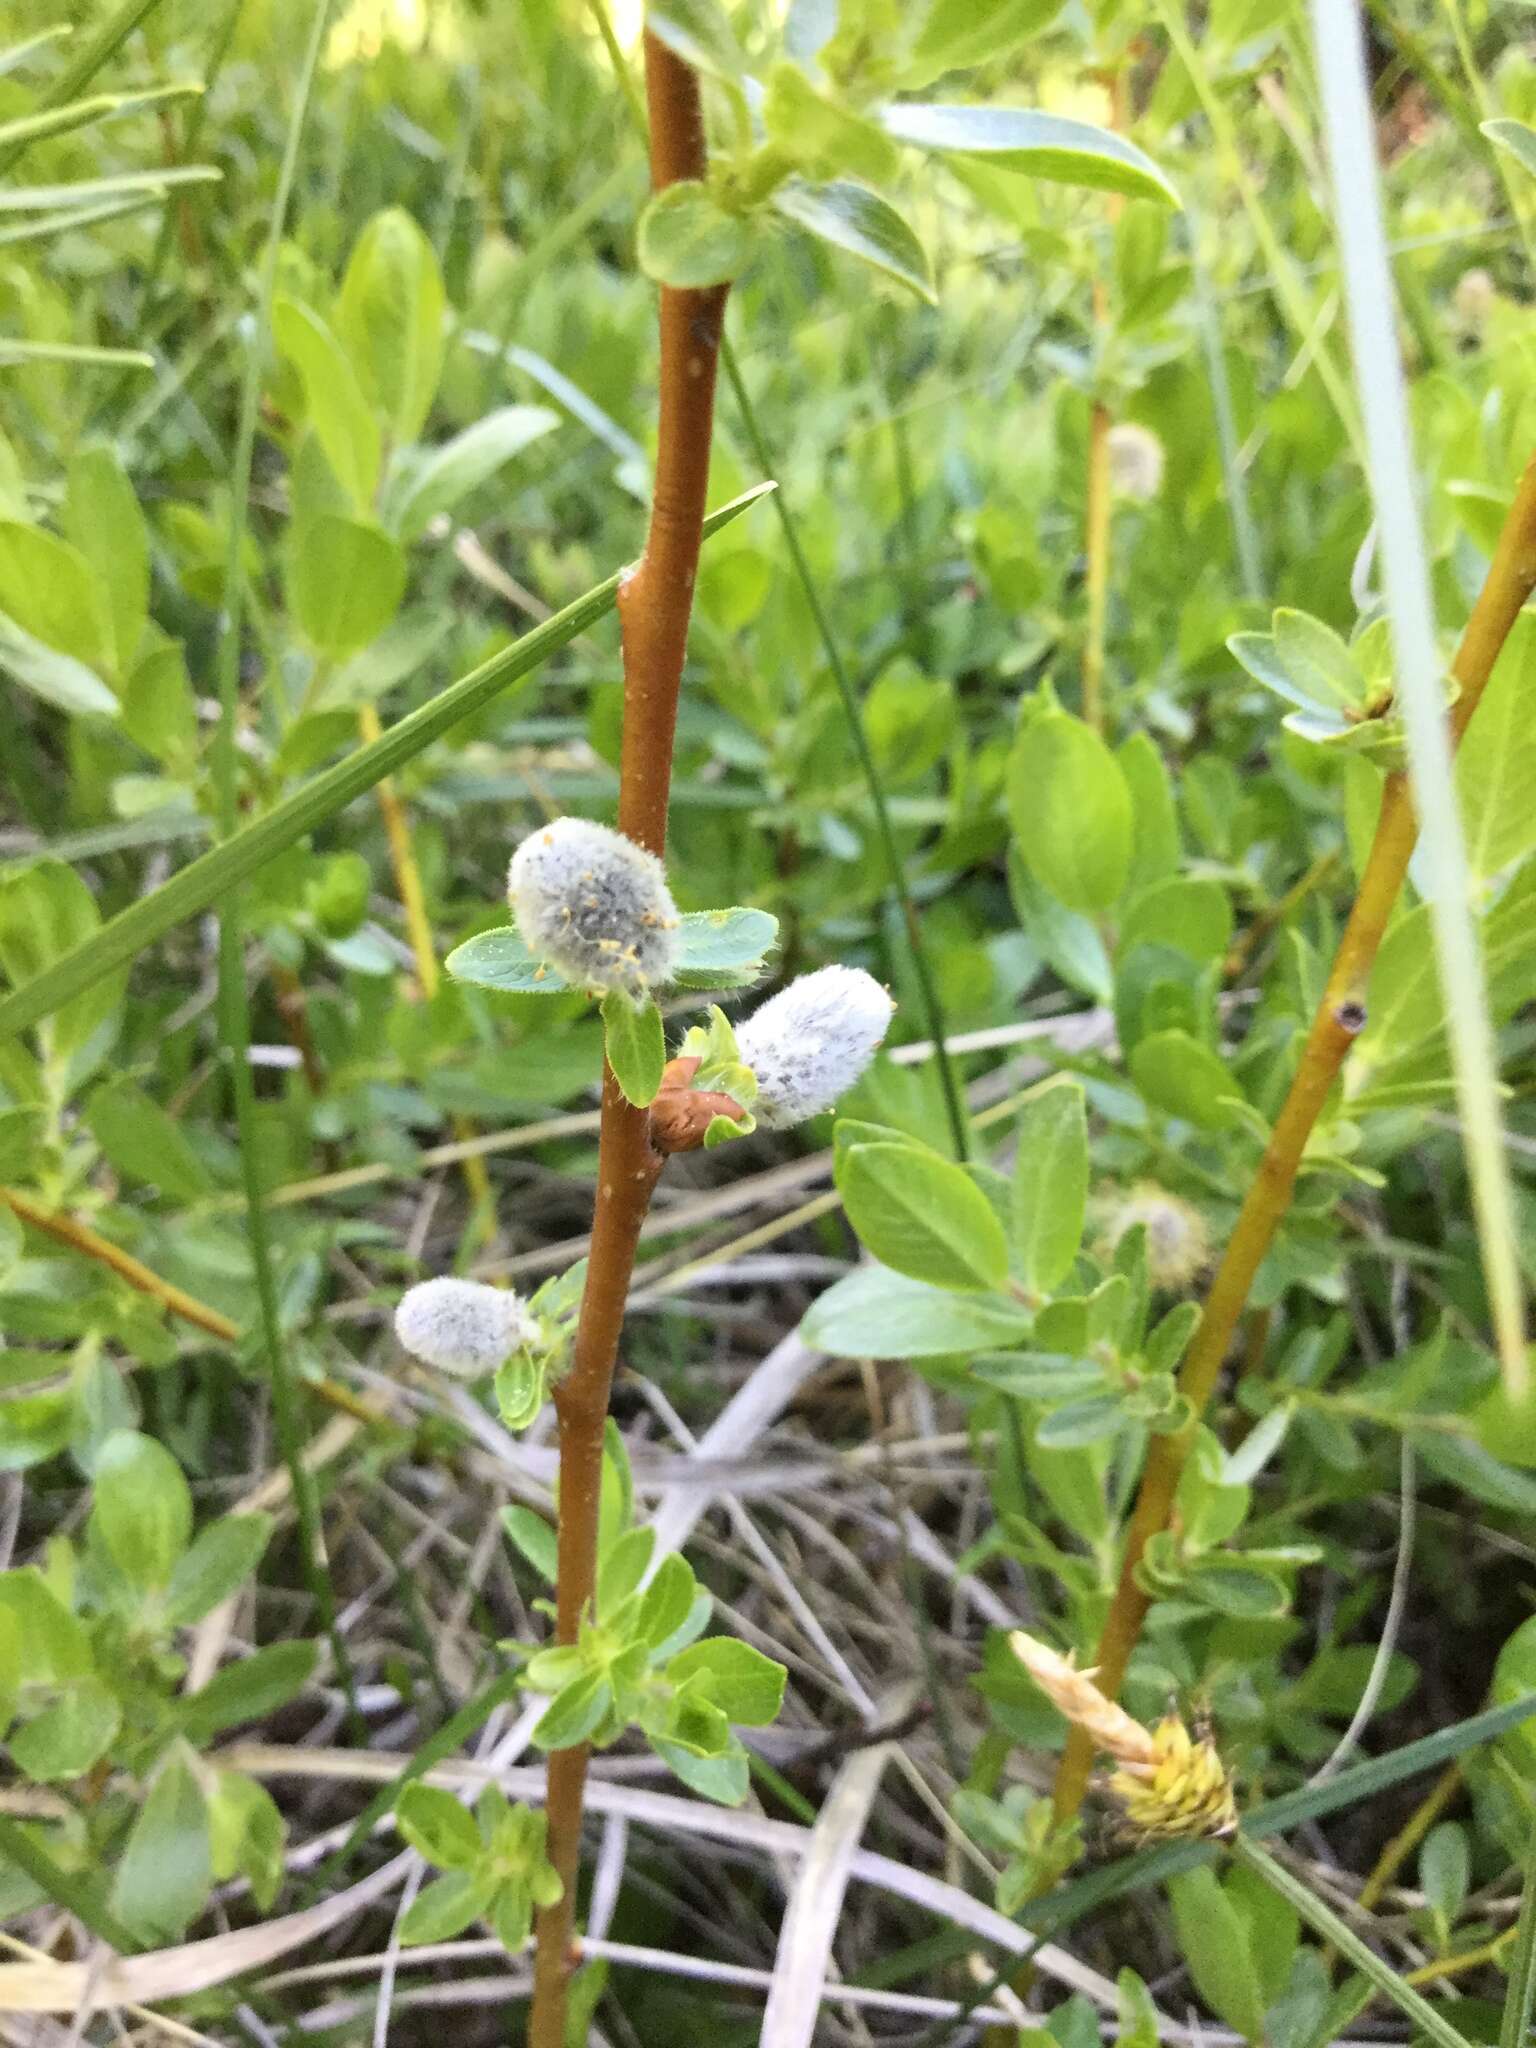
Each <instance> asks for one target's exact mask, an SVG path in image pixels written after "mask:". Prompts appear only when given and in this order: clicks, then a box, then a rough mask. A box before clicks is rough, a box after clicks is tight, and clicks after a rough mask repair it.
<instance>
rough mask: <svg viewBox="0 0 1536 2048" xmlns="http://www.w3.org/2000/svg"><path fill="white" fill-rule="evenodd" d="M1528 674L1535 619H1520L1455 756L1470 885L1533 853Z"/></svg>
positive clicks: (1534, 730)
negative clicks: (1471, 880) (1471, 882)
mask: <svg viewBox="0 0 1536 2048" xmlns="http://www.w3.org/2000/svg"><path fill="white" fill-rule="evenodd" d="M1533 668H1536V620H1532V619H1531V618H1530V617H1529V615H1528V614H1526V613H1524V612H1522V613H1521V615H1520V617H1519V618H1518V619H1517V620H1516V621H1515V624H1514V629H1513V631H1512V632H1511V633H1510V636H1509V638H1508V640H1507V641H1506V642H1505V643H1504V649H1503V652H1502V653H1501V654H1500V656H1499V659H1498V662H1497V663H1496V665H1495V667H1494V671H1493V674H1492V676H1491V677H1490V678H1489V681H1488V687H1487V688H1486V689H1485V690H1484V692H1483V695H1482V700H1481V702H1480V703H1479V705H1478V707H1477V716H1476V718H1474V719H1473V721H1472V723H1471V724H1470V725H1469V726H1468V727H1467V731H1466V737H1465V738H1464V739H1463V740H1462V743H1461V745H1460V747H1459V748H1458V749H1457V751H1456V795H1457V799H1458V802H1459V806H1460V810H1461V815H1462V818H1463V819H1464V820H1465V823H1466V835H1467V860H1468V863H1469V864H1470V866H1471V869H1472V877H1473V881H1474V883H1477V882H1483V883H1486V882H1488V881H1490V880H1491V879H1492V878H1493V877H1494V876H1496V875H1498V874H1501V873H1502V872H1503V870H1504V869H1505V868H1507V867H1510V866H1512V865H1513V863H1514V862H1516V861H1517V860H1520V859H1522V858H1523V857H1524V856H1525V855H1526V854H1527V853H1529V852H1530V851H1531V849H1532V848H1533V847H1536V803H1533V802H1532V801H1531V791H1532V790H1533V789H1536V719H1533V718H1532V717H1531V715H1530V682H1531V675H1532V672H1533Z"/></svg>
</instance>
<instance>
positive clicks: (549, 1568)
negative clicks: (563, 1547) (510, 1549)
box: [501, 1507, 557, 1585]
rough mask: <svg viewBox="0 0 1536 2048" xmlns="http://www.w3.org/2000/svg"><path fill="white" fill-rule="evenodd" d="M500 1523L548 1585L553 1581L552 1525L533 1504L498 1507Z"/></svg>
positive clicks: (554, 1556)
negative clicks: (535, 1511) (500, 1509)
mask: <svg viewBox="0 0 1536 2048" xmlns="http://www.w3.org/2000/svg"><path fill="white" fill-rule="evenodd" d="M501 1525H502V1527H503V1528H504V1529H505V1530H506V1532H507V1537H508V1540H509V1541H510V1542H511V1543H513V1544H514V1545H515V1546H516V1548H517V1549H518V1550H520V1551H521V1552H522V1554H523V1556H524V1557H526V1558H527V1560H528V1562H529V1563H530V1564H531V1565H532V1566H533V1568H534V1570H535V1571H536V1572H539V1573H542V1575H543V1576H544V1578H546V1579H547V1580H548V1581H549V1583H550V1585H553V1584H554V1583H555V1564H556V1557H557V1539H556V1536H555V1531H554V1529H553V1528H552V1527H551V1526H550V1524H549V1523H548V1522H547V1521H546V1520H545V1519H544V1517H543V1516H542V1515H536V1514H535V1513H534V1511H533V1509H532V1508H524V1507H510V1508H503V1509H502V1511H501Z"/></svg>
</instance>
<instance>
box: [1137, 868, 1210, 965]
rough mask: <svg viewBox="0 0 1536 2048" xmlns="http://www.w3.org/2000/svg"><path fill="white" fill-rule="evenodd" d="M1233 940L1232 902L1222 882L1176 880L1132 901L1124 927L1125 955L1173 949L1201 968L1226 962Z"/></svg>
mask: <svg viewBox="0 0 1536 2048" xmlns="http://www.w3.org/2000/svg"><path fill="white" fill-rule="evenodd" d="M1231 940H1232V901H1231V898H1230V897H1229V896H1228V895H1227V892H1226V890H1225V889H1224V888H1223V887H1222V886H1221V884H1220V882H1214V881H1211V880H1209V879H1207V878H1205V877H1199V876H1192V875H1174V876H1170V877H1169V878H1168V879H1166V880H1164V881H1160V882H1154V883H1153V884H1152V886H1151V887H1150V888H1147V889H1142V890H1141V891H1139V893H1138V894H1137V895H1135V896H1133V897H1132V899H1131V901H1130V903H1129V904H1128V905H1127V907H1126V912H1125V917H1124V919H1123V920H1122V922H1121V925H1120V950H1121V951H1122V952H1127V951H1129V949H1130V948H1131V947H1132V946H1134V945H1138V944H1144V945H1152V946H1172V947H1173V948H1174V949H1175V950H1176V951H1178V952H1180V953H1187V954H1188V955H1189V957H1190V959H1191V960H1194V961H1197V962H1198V963H1200V964H1201V965H1204V963H1205V962H1206V961H1208V960H1222V959H1224V958H1225V957H1226V951H1227V947H1228V946H1229V945H1230V944H1231Z"/></svg>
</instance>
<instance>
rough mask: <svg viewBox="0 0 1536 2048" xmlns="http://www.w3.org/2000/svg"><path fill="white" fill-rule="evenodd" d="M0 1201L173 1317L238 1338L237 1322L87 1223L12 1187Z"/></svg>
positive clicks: (231, 1341) (0, 1192)
mask: <svg viewBox="0 0 1536 2048" xmlns="http://www.w3.org/2000/svg"><path fill="white" fill-rule="evenodd" d="M0 1202H4V1204H5V1206H6V1207H7V1208H8V1209H10V1210H12V1211H13V1212H14V1213H15V1214H16V1215H17V1216H19V1217H20V1218H21V1220H22V1222H23V1223H25V1224H28V1225H30V1227H31V1228H32V1229H33V1230H40V1231H42V1232H43V1233H44V1234H45V1235H46V1236H48V1237H52V1238H56V1239H57V1240H58V1242H59V1243H60V1244H67V1245H68V1246H69V1248H70V1249H71V1251H77V1252H81V1253H83V1254H84V1255H85V1257H86V1258H88V1259H95V1260H96V1261H97V1262H98V1264H100V1265H103V1266H109V1267H110V1268H111V1269H112V1271H113V1272H114V1273H116V1275H117V1276H118V1278H119V1279H120V1280H126V1281H127V1283H128V1285H129V1286H130V1287H136V1288H137V1289H138V1291H139V1293H140V1294H147V1295H148V1296H149V1297H150V1299H151V1300H152V1301H158V1302H159V1303H160V1305H161V1307H162V1308H164V1309H166V1310H167V1311H168V1312H169V1313H170V1314H171V1315H173V1316H180V1317H181V1320H182V1321H183V1322H184V1323H194V1324H195V1325H196V1326H197V1328H198V1329H200V1330H206V1331H207V1332H208V1334H209V1336H210V1337H219V1338H222V1339H223V1341H224V1342H225V1343H226V1344H234V1343H237V1342H238V1341H239V1337H240V1329H239V1325H238V1324H236V1323H232V1322H231V1321H230V1319H229V1317H228V1316H225V1315H220V1313H219V1311H218V1310H217V1309H216V1308H210V1307H209V1306H208V1304H207V1302H205V1301H199V1300H198V1299H197V1296H196V1295H195V1294H188V1293H186V1292H185V1291H184V1290H183V1289H182V1288H180V1287H173V1286H172V1284H171V1282H170V1281H169V1280H163V1279H162V1278H161V1277H160V1275H159V1274H158V1273H155V1272H152V1271H151V1270H150V1268H149V1267H148V1266H146V1265H144V1264H142V1263H141V1261H140V1260H138V1259H136V1258H134V1257H133V1256H132V1254H131V1253H129V1252H125V1251H123V1250H122V1249H121V1248H120V1247H119V1246H117V1245H115V1244H113V1243H112V1242H111V1241H110V1240H109V1239H107V1238H105V1237H102V1236H101V1235H100V1233H99V1232H97V1231H94V1230H92V1229H91V1228H90V1226H89V1224H85V1223H77V1222H76V1221H75V1219H74V1217H73V1216H63V1215H60V1214H59V1213H58V1211H57V1210H54V1209H45V1208H44V1207H43V1205H42V1204H41V1202H34V1201H33V1199H32V1197H31V1196H30V1195H24V1194H22V1193H20V1191H19V1190H18V1189H16V1188H0Z"/></svg>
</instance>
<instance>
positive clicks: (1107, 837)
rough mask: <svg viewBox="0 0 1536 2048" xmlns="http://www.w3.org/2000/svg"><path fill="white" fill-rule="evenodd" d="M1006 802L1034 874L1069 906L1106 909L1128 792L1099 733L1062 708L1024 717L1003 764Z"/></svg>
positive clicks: (1125, 841)
mask: <svg viewBox="0 0 1536 2048" xmlns="http://www.w3.org/2000/svg"><path fill="white" fill-rule="evenodd" d="M1008 809H1009V815H1010V817H1011V818H1012V820H1013V829H1014V833H1015V836H1016V837H1017V839H1018V843H1019V850H1020V852H1021V853H1022V854H1023V856H1024V858H1025V860H1026V861H1027V862H1028V864H1029V866H1030V868H1031V870H1032V871H1033V873H1034V875H1035V878H1036V880H1037V881H1039V882H1040V884H1041V885H1042V887H1044V888H1045V889H1047V890H1049V892H1050V893H1051V895H1052V896H1054V897H1055V898H1056V900H1057V901H1058V902H1059V903H1064V904H1065V905H1066V907H1067V908H1068V909H1069V910H1077V911H1082V912H1085V913H1093V912H1097V911H1103V910H1108V909H1109V907H1110V905H1111V904H1112V903H1114V901H1115V899H1116V898H1117V897H1118V896H1119V894H1120V892H1121V890H1122V889H1123V888H1124V887H1125V879H1126V876H1127V874H1128V873H1129V872H1130V864H1131V826H1132V812H1131V793H1130V790H1129V788H1128V787H1127V784H1126V780H1125V774H1124V771H1123V770H1122V769H1121V767H1120V764H1119V762H1118V761H1117V760H1116V759H1115V757H1114V755H1113V754H1112V753H1111V752H1110V751H1109V748H1108V747H1107V746H1105V744H1104V742H1103V740H1102V739H1100V737H1099V735H1098V734H1097V733H1096V732H1094V731H1093V729H1092V728H1091V727H1090V726H1087V725H1085V724H1084V723H1083V721H1082V720H1081V719H1080V718H1073V717H1071V716H1070V715H1069V714H1068V713H1066V712H1064V711H1042V712H1040V713H1039V714H1037V715H1036V716H1035V717H1033V718H1030V719H1028V720H1027V721H1026V722H1025V724H1024V726H1023V727H1022V729H1021V730H1020V732H1019V735H1018V738H1017V739H1016V740H1015V742H1014V746H1013V753H1012V755H1011V757H1010V759H1009V764H1008Z"/></svg>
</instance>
